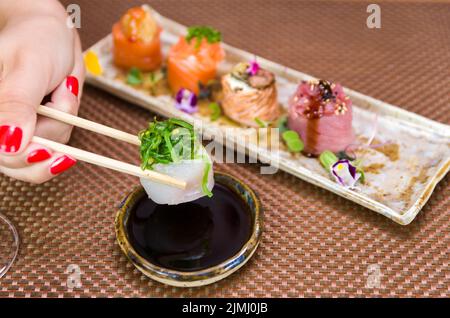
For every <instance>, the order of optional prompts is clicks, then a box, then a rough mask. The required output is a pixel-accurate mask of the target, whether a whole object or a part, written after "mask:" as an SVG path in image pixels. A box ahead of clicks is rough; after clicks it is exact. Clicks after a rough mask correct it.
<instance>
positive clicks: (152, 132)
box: [139, 118, 198, 170]
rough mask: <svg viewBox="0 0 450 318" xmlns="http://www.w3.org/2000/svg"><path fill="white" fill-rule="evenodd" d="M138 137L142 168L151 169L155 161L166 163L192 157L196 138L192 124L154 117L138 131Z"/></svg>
mask: <svg viewBox="0 0 450 318" xmlns="http://www.w3.org/2000/svg"><path fill="white" fill-rule="evenodd" d="M139 139H140V140H141V148H140V153H141V162H142V164H141V167H142V169H143V170H145V169H152V166H153V165H154V164H157V163H163V164H167V163H172V162H177V161H180V160H182V159H194V155H195V150H196V149H194V148H195V143H196V141H197V138H196V135H195V132H194V128H193V127H192V125H191V124H189V123H187V122H185V121H183V120H180V119H175V118H171V119H168V120H165V121H157V120H156V119H155V121H153V122H151V123H149V125H148V128H147V129H146V130H143V131H141V132H140V133H139ZM197 143H198V142H197Z"/></svg>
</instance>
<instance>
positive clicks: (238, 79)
mask: <svg viewBox="0 0 450 318" xmlns="http://www.w3.org/2000/svg"><path fill="white" fill-rule="evenodd" d="M222 88H223V99H222V108H223V111H224V113H225V115H227V116H228V117H229V118H231V119H233V120H234V121H236V122H238V123H240V124H243V125H246V126H252V127H258V123H257V120H258V119H259V120H262V121H266V122H271V121H273V120H275V119H277V118H278V116H279V115H280V105H279V103H278V98H277V88H276V85H275V76H274V74H273V73H271V72H269V71H267V70H265V69H263V68H261V67H259V65H258V64H257V63H256V62H251V63H239V64H237V65H236V66H234V67H233V69H232V71H231V73H229V74H226V75H224V76H223V77H222Z"/></svg>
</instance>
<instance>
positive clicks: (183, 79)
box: [167, 27, 225, 95]
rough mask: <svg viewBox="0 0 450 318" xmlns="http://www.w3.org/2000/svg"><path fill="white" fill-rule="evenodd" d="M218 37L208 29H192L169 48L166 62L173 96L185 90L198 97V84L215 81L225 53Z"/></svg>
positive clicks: (216, 32)
mask: <svg viewBox="0 0 450 318" xmlns="http://www.w3.org/2000/svg"><path fill="white" fill-rule="evenodd" d="M220 41H221V34H220V32H219V31H217V30H214V29H212V28H209V27H191V28H189V29H188V34H187V36H185V37H180V39H179V41H178V42H177V43H176V44H175V45H174V46H172V47H171V48H170V51H169V56H168V59H167V77H168V82H169V86H170V88H171V90H172V92H173V93H174V94H175V93H177V92H178V91H179V90H180V89H187V90H189V91H191V92H193V93H194V94H196V95H198V94H199V91H200V84H202V85H204V86H206V85H208V83H209V82H210V81H211V80H214V79H215V77H216V74H217V67H218V64H219V63H220V62H221V61H222V60H223V59H224V57H225V52H224V50H223V48H222V46H221V44H220Z"/></svg>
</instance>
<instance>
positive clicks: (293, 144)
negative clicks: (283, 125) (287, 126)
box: [281, 130, 304, 152]
mask: <svg viewBox="0 0 450 318" xmlns="http://www.w3.org/2000/svg"><path fill="white" fill-rule="evenodd" d="M281 137H282V138H283V140H284V142H285V143H286V146H287V147H288V148H289V151H291V152H300V151H302V150H303V147H304V145H303V141H302V140H301V139H300V136H299V135H298V133H297V132H296V131H293V130H286V131H285V132H283V133H282V134H281Z"/></svg>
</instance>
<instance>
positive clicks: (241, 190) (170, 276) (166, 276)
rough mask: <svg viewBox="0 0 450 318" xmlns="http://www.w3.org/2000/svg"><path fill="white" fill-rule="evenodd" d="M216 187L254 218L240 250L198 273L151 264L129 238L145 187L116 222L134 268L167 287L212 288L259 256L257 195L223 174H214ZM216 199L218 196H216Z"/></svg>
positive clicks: (129, 198)
mask: <svg viewBox="0 0 450 318" xmlns="http://www.w3.org/2000/svg"><path fill="white" fill-rule="evenodd" d="M214 180H215V184H216V185H221V186H224V187H227V188H228V189H230V190H231V191H232V192H234V194H236V195H237V196H236V197H237V198H239V199H241V200H242V202H243V204H244V206H245V207H247V209H246V211H248V212H247V213H249V214H250V225H251V230H250V235H249V238H248V240H247V241H246V242H245V243H244V244H243V245H242V247H241V248H240V250H239V251H238V252H237V253H235V254H234V255H232V256H231V257H229V258H227V259H225V260H224V261H222V262H220V263H218V264H214V265H212V266H210V267H207V268H203V269H200V270H194V271H180V270H174V269H170V268H165V267H163V266H161V265H160V264H159V265H158V264H156V262H152V261H149V260H148V258H145V257H143V256H142V255H140V253H139V252H138V251H137V248H135V247H133V244H132V243H131V239H130V237H129V235H128V221H129V219H130V213H131V212H132V211H133V209H134V208H136V206H137V204H138V203H139V201H140V200H142V199H143V198H145V197H146V196H147V194H146V193H145V191H144V189H143V188H142V187H138V188H137V189H135V190H134V191H133V192H132V193H130V194H129V195H128V196H127V197H126V198H125V200H124V201H123V203H122V204H121V207H120V209H119V211H118V212H117V215H116V218H115V231H116V237H117V242H118V243H119V246H120V248H121V249H122V251H123V253H125V255H126V256H127V258H128V259H129V260H130V261H131V263H133V265H134V266H135V267H136V268H137V269H138V270H140V271H141V272H142V273H143V274H144V275H146V276H147V277H149V278H151V279H154V280H156V281H158V282H161V283H163V284H167V285H171V286H177V287H196V286H203V285H208V284H212V283H214V282H217V281H219V280H222V279H224V278H225V277H227V276H229V275H231V274H232V273H234V272H236V271H237V270H238V269H239V268H241V267H242V266H243V265H244V264H245V263H247V262H248V260H249V259H250V258H251V257H252V256H253V254H254V253H255V251H256V249H257V247H258V244H259V242H260V240H261V232H262V211H261V203H260V200H259V198H258V197H257V195H256V194H255V192H254V191H253V190H252V189H250V187H249V186H247V185H246V184H245V183H243V182H242V181H241V180H239V179H237V178H235V177H233V176H231V175H228V174H225V173H221V172H216V173H215V174H214ZM213 198H214V196H213Z"/></svg>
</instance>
